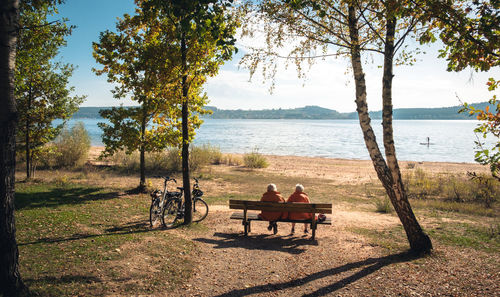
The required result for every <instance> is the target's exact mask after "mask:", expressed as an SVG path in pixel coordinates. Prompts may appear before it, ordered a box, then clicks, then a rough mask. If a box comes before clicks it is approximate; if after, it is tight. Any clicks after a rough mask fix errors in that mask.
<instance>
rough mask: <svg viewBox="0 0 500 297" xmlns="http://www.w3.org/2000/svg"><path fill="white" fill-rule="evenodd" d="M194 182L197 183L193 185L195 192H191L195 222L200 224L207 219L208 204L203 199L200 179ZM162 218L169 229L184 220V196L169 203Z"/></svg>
mask: <svg viewBox="0 0 500 297" xmlns="http://www.w3.org/2000/svg"><path fill="white" fill-rule="evenodd" d="M194 180H195V183H194V184H193V191H192V192H191V198H192V202H193V204H192V205H193V222H194V223H198V222H201V221H202V220H204V219H205V218H206V217H207V215H208V204H207V203H206V202H205V201H204V200H203V199H202V198H201V196H203V191H202V190H201V189H200V186H199V182H198V179H197V178H194ZM178 189H180V190H181V192H182V191H183V190H184V188H178ZM161 218H162V222H163V225H164V226H165V227H167V228H170V227H172V226H174V225H175V223H176V222H177V220H179V219H183V218H184V200H183V199H182V195H181V196H179V197H175V198H173V199H171V200H169V201H168V203H167V206H166V207H165V209H164V210H163V214H162V217H161Z"/></svg>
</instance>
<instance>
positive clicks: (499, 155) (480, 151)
mask: <svg viewBox="0 0 500 297" xmlns="http://www.w3.org/2000/svg"><path fill="white" fill-rule="evenodd" d="M499 83H500V81H497V80H495V79H493V78H490V79H489V81H488V90H489V91H494V90H495V89H496V88H497V87H498V84H499ZM489 103H490V104H491V105H492V106H494V107H495V109H496V110H495V111H490V108H489V106H486V108H484V110H482V109H478V108H475V107H474V106H473V105H470V104H467V103H464V106H463V108H462V109H461V110H460V111H459V112H463V113H466V112H467V113H469V114H470V115H476V117H477V119H478V120H479V121H482V122H481V123H479V124H478V125H477V127H476V128H475V129H474V133H476V136H477V134H478V133H479V134H480V135H481V136H482V137H483V139H484V138H487V137H488V136H489V135H491V136H493V137H494V138H495V139H496V143H495V144H494V146H493V147H492V148H485V147H484V143H483V142H481V140H480V139H479V137H478V139H477V141H475V144H476V149H477V150H476V155H475V157H474V160H476V162H478V163H479V164H483V165H489V166H490V171H491V174H492V176H493V177H495V178H496V179H497V180H499V181H500V101H499V100H497V98H496V95H493V98H491V99H490V101H489Z"/></svg>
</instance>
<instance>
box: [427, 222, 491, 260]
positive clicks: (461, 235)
mask: <svg viewBox="0 0 500 297" xmlns="http://www.w3.org/2000/svg"><path fill="white" fill-rule="evenodd" d="M428 233H429V236H431V237H432V238H435V239H437V240H438V241H440V242H441V243H443V244H446V245H451V246H459V247H467V248H473V249H476V250H483V251H487V252H491V253H498V251H500V225H498V224H497V225H492V226H486V227H485V226H476V225H473V224H468V223H450V222H446V223H441V224H439V225H438V226H436V227H434V228H432V229H430V230H428Z"/></svg>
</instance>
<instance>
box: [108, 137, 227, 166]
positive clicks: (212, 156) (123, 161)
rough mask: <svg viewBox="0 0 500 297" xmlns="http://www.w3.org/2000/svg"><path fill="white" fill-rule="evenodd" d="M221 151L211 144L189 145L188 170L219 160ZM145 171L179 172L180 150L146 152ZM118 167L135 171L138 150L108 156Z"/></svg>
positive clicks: (138, 157) (137, 163)
mask: <svg viewBox="0 0 500 297" xmlns="http://www.w3.org/2000/svg"><path fill="white" fill-rule="evenodd" d="M220 155H222V153H221V152H220V150H219V148H217V147H214V146H211V145H208V144H206V145H202V146H191V148H190V152H189V170H191V171H197V170H200V169H201V168H203V167H204V166H207V165H209V164H213V163H215V162H216V161H217V160H220V159H221V157H220ZM145 159H146V170H147V171H166V172H181V171H182V162H181V151H180V149H179V148H169V149H166V150H164V151H161V152H149V153H146V156H145ZM108 160H109V161H111V162H113V163H114V164H115V165H116V166H117V167H118V168H120V169H123V170H126V171H137V170H139V166H140V155H139V152H137V151H135V152H133V153H132V154H126V153H125V152H124V151H119V152H116V153H115V154H114V155H113V156H111V157H109V158H108Z"/></svg>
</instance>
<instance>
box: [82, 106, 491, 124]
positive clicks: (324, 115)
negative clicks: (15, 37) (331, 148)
mask: <svg viewBox="0 0 500 297" xmlns="http://www.w3.org/2000/svg"><path fill="white" fill-rule="evenodd" d="M471 105H472V106H473V107H474V108H476V109H485V108H486V106H488V105H489V103H488V102H481V103H475V104H471ZM109 108H112V107H80V109H79V111H78V112H76V113H75V115H74V116H73V119H79V118H81V119H85V118H87V119H101V117H100V115H99V111H100V110H101V109H109ZM124 108H134V107H131V106H125V107H124ZM460 108H461V106H451V107H440V108H396V109H394V110H393V119H394V120H475V118H474V117H471V116H469V115H468V114H464V113H458V111H459V110H460ZM491 108H493V106H490V109H491ZM205 109H207V110H210V111H211V112H212V114H211V115H204V116H202V118H204V119H249V120H275V119H276V120H278V119H280V120H357V119H358V114H357V112H338V111H336V110H332V109H328V108H323V107H319V106H305V107H300V108H293V109H281V108H279V109H263V110H242V109H238V110H230V109H218V108H217V107H213V106H206V107H205ZM370 117H371V118H372V119H373V120H378V119H381V118H382V111H370Z"/></svg>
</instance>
